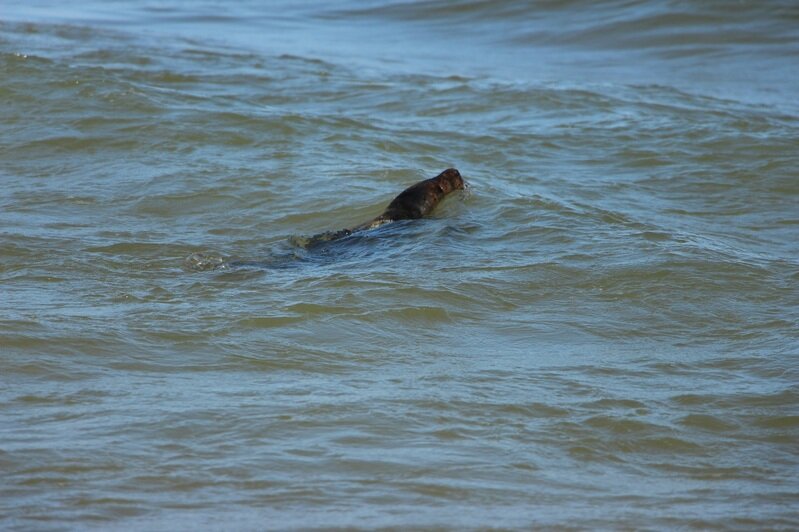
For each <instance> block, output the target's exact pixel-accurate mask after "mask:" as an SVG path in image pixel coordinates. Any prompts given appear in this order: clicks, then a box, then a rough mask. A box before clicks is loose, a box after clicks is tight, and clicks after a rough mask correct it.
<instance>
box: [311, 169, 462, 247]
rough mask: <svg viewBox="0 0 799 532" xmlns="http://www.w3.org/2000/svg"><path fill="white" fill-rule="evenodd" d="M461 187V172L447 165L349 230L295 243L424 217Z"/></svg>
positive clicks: (326, 239)
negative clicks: (367, 219)
mask: <svg viewBox="0 0 799 532" xmlns="http://www.w3.org/2000/svg"><path fill="white" fill-rule="evenodd" d="M464 188H465V184H464V181H463V178H462V177H461V173H460V172H458V171H457V170H456V169H455V168H448V169H446V170H444V171H443V172H441V173H440V174H438V175H437V176H436V177H431V178H430V179H425V180H424V181H419V182H418V183H416V184H415V185H411V186H410V187H408V188H406V189H405V190H403V191H402V192H400V194H399V195H398V196H397V197H396V198H394V199H393V200H392V201H391V203H389V204H388V207H386V210H384V211H383V214H381V215H380V216H378V217H377V218H375V219H374V220H371V221H369V222H366V223H362V224H360V225H356V226H355V227H351V228H349V229H341V230H339V231H328V232H326V233H320V234H318V235H314V236H312V237H310V238H309V239H307V241H306V242H304V243H302V242H297V243H298V244H300V245H302V247H306V248H308V247H313V246H316V245H319V244H321V243H324V242H329V241H331V240H338V239H339V238H344V237H347V236H349V235H351V234H352V233H354V232H356V231H362V230H365V229H374V228H376V227H380V226H381V225H383V224H385V223H389V222H395V221H399V220H415V219H417V218H424V217H425V216H427V215H428V214H430V213H431V212H433V209H435V208H436V206H437V205H438V204H439V203H441V200H443V199H444V198H445V197H447V195H448V194H450V193H452V192H455V191H456V190H463V189H464Z"/></svg>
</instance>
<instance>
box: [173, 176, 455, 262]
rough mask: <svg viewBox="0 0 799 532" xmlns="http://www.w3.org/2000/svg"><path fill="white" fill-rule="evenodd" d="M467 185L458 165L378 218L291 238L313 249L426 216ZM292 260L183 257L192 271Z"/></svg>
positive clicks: (203, 255) (289, 258)
mask: <svg viewBox="0 0 799 532" xmlns="http://www.w3.org/2000/svg"><path fill="white" fill-rule="evenodd" d="M465 188H466V184H465V183H464V181H463V178H462V177H461V174H460V172H458V171H457V170H456V169H455V168H448V169H446V170H444V171H443V172H441V173H440V174H438V175H437V176H436V177H431V178H430V179H425V180H424V181H419V182H418V183H415V184H413V185H411V186H409V187H408V188H406V189H405V190H403V191H402V192H400V193H399V195H398V196H397V197H395V198H394V199H393V200H391V203H389V204H388V207H386V208H385V210H384V211H383V213H382V214H381V215H380V216H378V217H377V218H374V219H372V220H370V221H368V222H365V223H362V224H360V225H356V226H355V227H351V228H349V229H341V230H339V231H328V232H326V233H320V234H318V235H314V236H312V237H300V238H298V237H291V238H290V239H289V241H290V242H291V243H292V244H293V245H295V246H298V247H302V248H306V249H311V248H314V247H316V246H320V245H322V244H324V243H326V242H330V241H332V240H338V239H341V238H346V237H348V236H350V235H351V234H353V233H355V232H357V231H365V230H368V229H375V228H377V227H380V226H381V225H383V224H386V223H390V222H396V221H399V220H415V219H418V218H424V217H425V216H427V215H428V214H430V213H431V212H433V210H434V209H435V208H436V207H437V206H438V204H439V203H441V201H442V200H443V199H444V198H446V197H447V196H448V195H449V194H451V193H452V192H455V191H457V190H464V189H465ZM292 259H296V256H295V255H290V256H286V257H282V258H281V257H273V258H272V259H271V260H269V261H265V262H245V261H226V260H225V259H224V258H222V257H220V256H218V255H215V254H206V253H192V254H191V255H189V256H188V257H186V259H185V260H184V262H183V267H184V268H185V269H186V270H189V271H204V270H225V269H230V268H234V267H239V266H254V267H259V268H260V267H269V268H278V267H287V266H288V265H289V264H292V263H294V262H296V260H292Z"/></svg>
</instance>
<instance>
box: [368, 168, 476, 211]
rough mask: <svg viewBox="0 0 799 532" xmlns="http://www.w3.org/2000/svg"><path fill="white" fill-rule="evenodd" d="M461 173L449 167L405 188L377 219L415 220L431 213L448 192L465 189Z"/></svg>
mask: <svg viewBox="0 0 799 532" xmlns="http://www.w3.org/2000/svg"><path fill="white" fill-rule="evenodd" d="M463 188H464V184H463V178H462V177H461V173H460V172H458V171H457V170H456V169H454V168H448V169H446V170H444V171H443V172H441V173H440V174H438V175H437V176H436V177H431V178H430V179H425V180H424V181H420V182H418V183H416V184H415V185H412V186H410V187H408V188H406V189H405V190H403V191H402V192H401V193H400V194H399V196H397V197H396V198H394V200H393V201H392V202H391V203H389V205H388V207H386V210H385V211H383V214H381V215H380V216H379V217H378V218H377V219H378V220H379V219H382V220H385V221H394V220H413V219H416V218H422V217H424V216H427V215H428V214H430V213H431V212H432V211H433V209H435V208H436V205H438V204H439V203H440V202H441V200H443V199H444V198H445V197H446V196H447V194H449V193H450V192H454V191H455V190H463Z"/></svg>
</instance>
